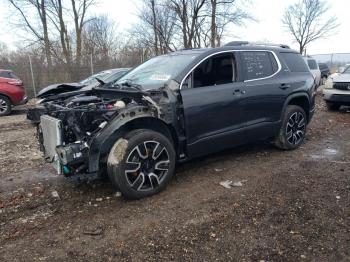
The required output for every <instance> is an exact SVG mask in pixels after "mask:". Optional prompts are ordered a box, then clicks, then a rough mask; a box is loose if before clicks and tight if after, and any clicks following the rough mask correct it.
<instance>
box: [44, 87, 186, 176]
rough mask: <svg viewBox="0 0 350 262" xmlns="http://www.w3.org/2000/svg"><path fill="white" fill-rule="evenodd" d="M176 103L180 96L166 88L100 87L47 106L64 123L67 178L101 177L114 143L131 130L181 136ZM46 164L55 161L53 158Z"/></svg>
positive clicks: (62, 156)
mask: <svg viewBox="0 0 350 262" xmlns="http://www.w3.org/2000/svg"><path fill="white" fill-rule="evenodd" d="M177 101H178V99H177V97H176V93H175V92H173V91H171V90H170V89H168V88H163V89H159V90H152V91H150V92H144V91H139V90H137V91H134V90H132V89H131V90H111V89H101V88H100V89H93V90H91V91H87V92H77V93H75V95H74V96H69V95H67V94H66V95H64V96H62V95H61V96H60V97H58V99H57V97H56V99H55V100H53V101H49V102H46V103H44V104H43V108H42V111H43V112H45V114H46V115H49V116H50V117H54V118H56V119H59V120H61V123H62V124H61V126H62V127H61V128H62V141H63V143H62V145H59V146H57V148H56V152H57V155H58V157H59V160H60V163H62V165H63V173H64V174H65V175H73V174H80V173H97V172H98V171H99V170H100V168H101V163H102V164H103V163H104V161H106V160H107V156H108V153H109V152H110V150H111V148H112V146H113V144H114V143H115V141H116V140H118V139H119V138H121V137H122V136H123V135H124V134H125V133H126V132H128V131H129V130H130V129H132V128H135V127H136V128H152V126H153V127H158V128H163V132H165V133H168V134H167V135H169V136H171V132H176V135H174V136H176V137H181V136H182V131H181V127H180V126H181V125H179V123H178V122H179V118H178V117H177V112H176V111H177V109H176V108H178V107H179V106H178V105H177V103H178V102H177ZM170 126H171V127H172V128H171V129H172V130H171V131H170ZM174 127H175V128H174ZM40 134H41V137H42V131H41V132H40V131H39V136H40ZM41 140H42V139H41ZM41 144H42V145H44V141H41ZM43 151H44V152H45V148H44V147H43ZM47 159H48V160H49V161H53V160H54V159H53V156H51V157H47Z"/></svg>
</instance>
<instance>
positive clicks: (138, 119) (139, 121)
mask: <svg viewBox="0 0 350 262" xmlns="http://www.w3.org/2000/svg"><path fill="white" fill-rule="evenodd" d="M114 123H115V124H113V123H112V124H111V128H110V131H109V130H108V129H107V130H106V131H105V134H103V135H100V136H98V137H97V138H95V139H94V141H93V143H92V144H91V148H90V149H92V150H90V154H89V163H88V166H89V168H88V170H89V172H97V171H98V170H99V166H100V163H101V162H103V161H104V159H106V158H107V156H108V153H109V152H110V150H111V149H112V147H113V145H114V143H115V141H117V140H118V139H119V138H121V137H123V136H124V135H125V134H127V133H128V132H131V131H132V130H135V129H149V130H153V131H156V132H159V133H161V134H163V135H164V136H166V137H168V138H169V140H170V142H171V143H172V144H173V145H174V150H175V152H176V154H177V153H178V150H177V149H178V139H177V135H176V131H175V129H174V128H173V127H171V126H170V125H168V124H167V123H165V122H164V121H163V120H161V119H159V118H156V117H154V116H152V115H150V114H147V113H146V114H140V115H136V116H134V117H132V118H130V119H121V121H115V122H114Z"/></svg>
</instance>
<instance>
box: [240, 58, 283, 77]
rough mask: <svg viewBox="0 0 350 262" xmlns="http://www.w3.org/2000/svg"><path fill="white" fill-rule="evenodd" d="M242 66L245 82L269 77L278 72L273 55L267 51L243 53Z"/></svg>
mask: <svg viewBox="0 0 350 262" xmlns="http://www.w3.org/2000/svg"><path fill="white" fill-rule="evenodd" d="M242 66H243V70H244V73H245V80H252V79H258V78H263V77H268V76H271V75H273V74H274V73H275V72H277V70H278V64H277V61H276V59H275V57H274V56H273V54H272V53H270V52H265V51H243V52H242Z"/></svg>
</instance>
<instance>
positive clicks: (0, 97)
mask: <svg viewBox="0 0 350 262" xmlns="http://www.w3.org/2000/svg"><path fill="white" fill-rule="evenodd" d="M27 101H28V98H27V96H26V92H25V90H24V86H23V82H22V81H21V80H20V79H19V78H18V77H17V76H16V75H15V74H14V73H13V72H12V71H11V70H3V69H0V116H6V115H9V114H10V113H11V110H12V106H16V105H21V104H25V103H26V102H27Z"/></svg>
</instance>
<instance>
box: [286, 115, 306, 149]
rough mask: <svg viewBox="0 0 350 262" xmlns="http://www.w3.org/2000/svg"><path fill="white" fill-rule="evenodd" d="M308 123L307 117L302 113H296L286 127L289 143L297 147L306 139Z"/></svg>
mask: <svg viewBox="0 0 350 262" xmlns="http://www.w3.org/2000/svg"><path fill="white" fill-rule="evenodd" d="M305 128H306V122H305V117H304V115H303V114H302V113H300V112H294V113H293V114H292V115H291V116H290V117H289V120H288V123H287V126H286V137H287V141H288V142H289V143H290V144H292V145H297V144H299V143H300V141H301V140H302V139H303V138H304V135H305Z"/></svg>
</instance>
